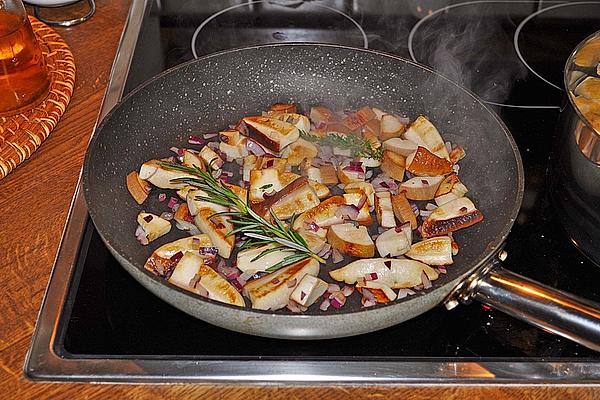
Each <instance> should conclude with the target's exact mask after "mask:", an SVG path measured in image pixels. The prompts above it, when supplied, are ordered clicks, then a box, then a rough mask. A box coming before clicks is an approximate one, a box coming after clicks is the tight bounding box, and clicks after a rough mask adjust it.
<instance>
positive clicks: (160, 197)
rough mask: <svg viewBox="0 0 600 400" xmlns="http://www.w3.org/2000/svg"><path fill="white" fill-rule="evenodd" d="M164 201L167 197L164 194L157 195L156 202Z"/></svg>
mask: <svg viewBox="0 0 600 400" xmlns="http://www.w3.org/2000/svg"><path fill="white" fill-rule="evenodd" d="M166 199H167V195H166V194H164V193H159V194H158V201H160V202H161V203H162V202H163V201H165V200H166Z"/></svg>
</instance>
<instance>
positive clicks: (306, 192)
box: [252, 176, 320, 219]
mask: <svg viewBox="0 0 600 400" xmlns="http://www.w3.org/2000/svg"><path fill="white" fill-rule="evenodd" d="M319 202H320V201H319V197H318V196H317V194H316V193H315V191H314V189H313V188H312V187H311V186H310V185H309V183H308V180H307V179H306V178H305V177H303V176H301V177H298V178H297V179H296V180H294V181H293V182H292V183H290V184H289V185H287V186H285V187H284V188H283V189H281V190H280V191H278V192H277V193H275V194H274V195H273V196H270V197H267V198H266V199H265V200H264V201H262V202H260V203H254V204H253V205H252V209H253V210H254V211H255V212H256V213H257V214H258V215H260V216H262V217H268V216H269V214H270V211H272V212H273V213H274V214H275V215H276V216H277V217H278V218H280V219H288V218H290V217H292V216H293V215H294V214H300V213H303V212H304V211H306V210H310V209H311V208H313V207H315V206H316V205H318V204H319Z"/></svg>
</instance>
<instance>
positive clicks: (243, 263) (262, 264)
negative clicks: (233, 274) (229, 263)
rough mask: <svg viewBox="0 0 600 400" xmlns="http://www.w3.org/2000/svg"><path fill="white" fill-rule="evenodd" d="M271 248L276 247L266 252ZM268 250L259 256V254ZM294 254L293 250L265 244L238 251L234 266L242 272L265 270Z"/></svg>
mask: <svg viewBox="0 0 600 400" xmlns="http://www.w3.org/2000/svg"><path fill="white" fill-rule="evenodd" d="M272 249H278V250H276V251H273V252H268V251H270V250H272ZM264 252H268V253H267V254H265V255H263V256H261V257H259V256H260V254H262V253H264ZM292 254H294V251H291V250H285V249H280V248H277V246H275V245H272V244H267V245H264V246H260V247H255V248H252V249H246V250H242V251H240V252H238V254H237V262H236V266H237V267H238V269H239V270H240V271H242V272H247V271H266V270H268V269H269V268H271V267H272V266H274V265H276V264H278V263H280V262H281V261H283V259H284V258H285V257H287V256H289V255H292Z"/></svg>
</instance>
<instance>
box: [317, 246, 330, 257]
mask: <svg viewBox="0 0 600 400" xmlns="http://www.w3.org/2000/svg"><path fill="white" fill-rule="evenodd" d="M330 250H331V245H330V244H329V243H325V244H324V245H323V248H322V249H321V251H319V253H318V254H317V255H318V256H320V257H323V256H324V255H325V254H327V253H328V252H329V251H330Z"/></svg>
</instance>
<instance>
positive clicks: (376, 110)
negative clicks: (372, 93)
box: [371, 107, 387, 121]
mask: <svg viewBox="0 0 600 400" xmlns="http://www.w3.org/2000/svg"><path fill="white" fill-rule="evenodd" d="M371 110H373V113H374V114H375V118H376V119H378V120H379V121H381V119H382V118H383V116H384V115H386V114H387V113H386V112H385V111H383V110H381V109H379V108H377V107H371Z"/></svg>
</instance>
